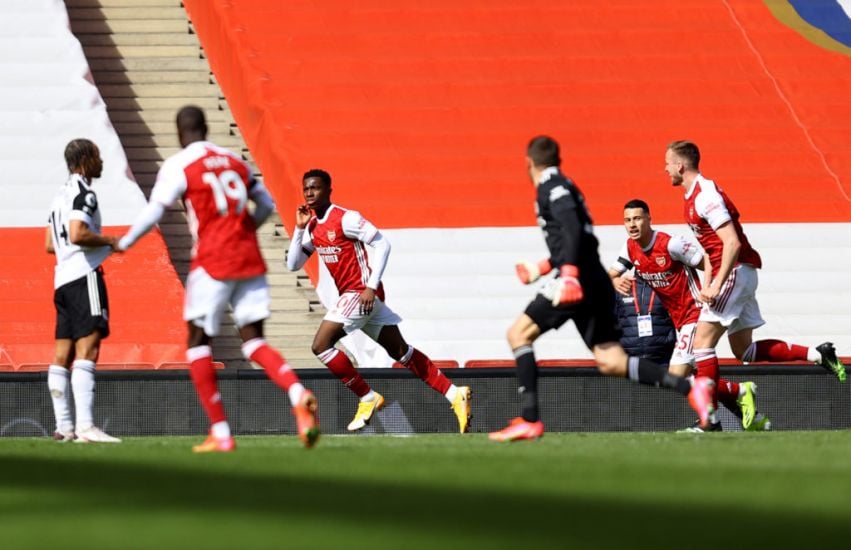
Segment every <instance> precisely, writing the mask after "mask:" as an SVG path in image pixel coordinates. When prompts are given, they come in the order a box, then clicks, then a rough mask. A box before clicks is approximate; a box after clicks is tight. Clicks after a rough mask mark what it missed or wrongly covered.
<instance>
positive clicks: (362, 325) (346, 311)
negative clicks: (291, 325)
mask: <svg viewBox="0 0 851 550" xmlns="http://www.w3.org/2000/svg"><path fill="white" fill-rule="evenodd" d="M325 320H326V321H331V322H332V323H340V324H342V325H343V330H345V331H346V334H351V333H352V332H355V331H356V330H360V331H363V333H364V334H366V335H367V336H369V337H370V338H372V339H373V340H377V339H378V335H379V333H380V332H381V329H382V328H383V327H385V326H387V325H398V324H399V323H401V322H402V318H401V317H399V316H398V315H397V314H396V312H394V311H393V310H392V309H390V307H389V306H388V305H387V304H385V303H384V302H382V301H381V299H380V298H378V296H376V297H375V302H374V303H373V307H372V312H371V313H369V314H364V313H361V311H360V292H357V291H353V292H344V293H343V294H342V295H341V296H340V297H339V298H338V299H337V303H336V304H334V307H333V308H332V309H331V310H330V311H329V312H328V313H326V314H325Z"/></svg>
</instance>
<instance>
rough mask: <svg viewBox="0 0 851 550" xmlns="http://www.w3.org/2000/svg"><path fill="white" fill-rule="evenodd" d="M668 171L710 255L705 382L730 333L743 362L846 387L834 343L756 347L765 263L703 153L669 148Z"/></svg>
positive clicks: (699, 337) (679, 144)
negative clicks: (809, 366) (797, 364)
mask: <svg viewBox="0 0 851 550" xmlns="http://www.w3.org/2000/svg"><path fill="white" fill-rule="evenodd" d="M665 171H666V172H667V174H668V176H669V177H670V178H671V184H672V185H673V186H674V187H682V188H683V191H684V192H685V201H684V214H685V221H686V223H688V224H689V226H690V227H691V229H692V231H693V232H694V234H695V236H696V237H697V240H698V242H699V243H700V245H701V246H702V247H703V249H704V250H705V251H706V254H705V255H704V283H703V286H702V288H701V290H700V294H699V299H700V301H701V302H702V304H703V305H702V310H701V314H700V319H699V321H698V325H697V332H696V334H695V343H694V346H695V350H694V354H695V361H696V364H697V369H698V372H699V373H702V375H701V376H705V377H707V378H711V379H713V380H715V381H716V382H717V380H718V358H717V356H716V355H715V346H716V345H717V344H718V341H719V340H720V339H721V336H723V335H724V333H725V332H726V333H727V337H728V339H729V341H730V348H731V349H732V350H733V353H734V354H735V356H736V357H737V358H738V359H740V360H742V361H744V362H757V361H773V362H785V361H810V362H813V363H817V364H819V365H821V366H822V367H824V368H825V369H827V370H828V371H830V372H832V373H833V374H834V375H835V376H836V377H837V378H838V379H839V380H840V381H841V382H844V381H845V378H846V373H845V366H844V365H843V364H842V363H841V362H840V361H839V359H838V358H837V356H836V350H835V349H834V347H833V344H832V343H830V342H825V343H823V344H821V345H819V346H817V347H815V348H808V347H805V346H800V345H796V344H788V343H786V342H783V341H780V340H760V341H757V342H754V341H753V330H754V329H755V328H758V327H760V326H762V325H763V324H765V321H764V320H763V319H762V315H761V314H760V311H759V304H758V303H757V301H756V288H757V283H758V279H757V269H759V268H760V267H762V260H761V258H760V256H759V254H758V253H757V251H756V250H754V248H753V247H752V246H751V244H750V242H748V238H747V237H746V236H745V233H744V231H743V230H742V225H741V223H740V222H739V211H738V210H737V209H736V206H735V205H734V204H733V202H732V201H731V200H730V198H729V197H728V196H727V194H726V193H725V192H724V191H723V190H722V189H721V188H720V187H719V186H718V185H716V184H715V182H714V181H712V180H709V179H707V178H705V177H703V175H702V174H701V173H700V150H699V149H698V147H697V145H695V144H694V143H692V142H690V141H675V142H673V143H671V144H670V145H669V146H668V148H667V150H666V151H665ZM713 421H714V419H713Z"/></svg>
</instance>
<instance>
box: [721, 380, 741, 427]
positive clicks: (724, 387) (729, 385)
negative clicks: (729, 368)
mask: <svg viewBox="0 0 851 550" xmlns="http://www.w3.org/2000/svg"><path fill="white" fill-rule="evenodd" d="M740 391H741V389H740V387H739V383H738V382H731V381H730V380H726V379H724V378H719V379H718V386H717V388H716V390H715V396H716V397H717V399H718V402H719V403H721V404H722V405H724V407H726V408H727V410H729V411H730V412H731V413H733V414H734V415H736V416H737V417H738V418H741V417H742V408H741V406H739V392H740Z"/></svg>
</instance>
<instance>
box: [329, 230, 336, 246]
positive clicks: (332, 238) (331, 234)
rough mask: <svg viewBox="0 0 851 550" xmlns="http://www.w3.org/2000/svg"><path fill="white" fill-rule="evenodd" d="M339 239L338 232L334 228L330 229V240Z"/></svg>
mask: <svg viewBox="0 0 851 550" xmlns="http://www.w3.org/2000/svg"><path fill="white" fill-rule="evenodd" d="M336 239H337V232H336V231H334V230H331V231H328V240H329V241H331V242H332V243H333V242H334V241H335V240H336Z"/></svg>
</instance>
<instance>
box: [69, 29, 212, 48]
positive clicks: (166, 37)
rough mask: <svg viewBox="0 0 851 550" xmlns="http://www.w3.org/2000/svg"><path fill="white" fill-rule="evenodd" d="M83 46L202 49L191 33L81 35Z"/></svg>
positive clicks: (196, 38)
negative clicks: (189, 47) (191, 47)
mask: <svg viewBox="0 0 851 550" xmlns="http://www.w3.org/2000/svg"><path fill="white" fill-rule="evenodd" d="M77 39H78V40H79V41H80V44H82V45H83V46H194V47H196V48H200V45H199V43H198V37H197V36H196V35H194V34H189V32H184V33H176V32H146V33H113V34H104V33H79V34H77Z"/></svg>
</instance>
